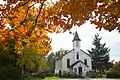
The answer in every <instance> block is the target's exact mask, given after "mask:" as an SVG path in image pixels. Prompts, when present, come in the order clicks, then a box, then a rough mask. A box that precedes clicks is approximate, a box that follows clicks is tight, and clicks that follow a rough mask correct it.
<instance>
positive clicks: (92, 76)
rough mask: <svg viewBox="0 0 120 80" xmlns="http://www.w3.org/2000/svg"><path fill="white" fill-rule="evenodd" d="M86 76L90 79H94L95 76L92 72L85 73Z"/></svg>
mask: <svg viewBox="0 0 120 80" xmlns="http://www.w3.org/2000/svg"><path fill="white" fill-rule="evenodd" d="M87 76H88V77H90V78H96V76H97V74H96V73H95V72H94V71H89V72H87Z"/></svg>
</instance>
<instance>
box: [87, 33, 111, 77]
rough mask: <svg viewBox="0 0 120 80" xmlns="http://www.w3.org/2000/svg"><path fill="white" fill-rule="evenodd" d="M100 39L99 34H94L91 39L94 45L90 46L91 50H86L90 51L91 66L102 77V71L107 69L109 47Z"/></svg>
mask: <svg viewBox="0 0 120 80" xmlns="http://www.w3.org/2000/svg"><path fill="white" fill-rule="evenodd" d="M101 39H102V38H100V37H99V34H98V33H97V34H95V38H94V41H93V43H92V44H93V45H94V47H93V48H91V50H88V52H89V53H90V55H91V57H92V59H93V61H92V63H93V64H92V67H93V69H94V70H95V71H99V74H100V77H102V74H103V73H102V72H104V71H105V69H107V66H109V64H110V63H109V52H110V49H109V48H108V47H106V43H101Z"/></svg>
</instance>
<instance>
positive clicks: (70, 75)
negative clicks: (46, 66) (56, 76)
mask: <svg viewBox="0 0 120 80" xmlns="http://www.w3.org/2000/svg"><path fill="white" fill-rule="evenodd" d="M60 77H62V78H83V77H82V74H80V75H78V74H76V73H75V72H66V71H63V72H62V75H61V76H60Z"/></svg>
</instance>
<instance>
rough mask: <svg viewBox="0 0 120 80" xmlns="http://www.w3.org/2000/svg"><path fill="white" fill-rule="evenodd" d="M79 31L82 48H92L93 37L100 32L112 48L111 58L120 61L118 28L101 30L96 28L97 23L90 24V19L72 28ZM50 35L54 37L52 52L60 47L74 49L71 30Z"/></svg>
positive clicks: (103, 41)
mask: <svg viewBox="0 0 120 80" xmlns="http://www.w3.org/2000/svg"><path fill="white" fill-rule="evenodd" d="M75 31H77V32H78V35H79V37H80V39H81V42H80V45H81V49H83V50H84V51H86V52H87V50H90V49H91V48H92V47H93V45H92V42H93V38H94V35H95V34H96V33H99V35H100V37H102V40H101V42H102V43H106V46H107V47H109V48H111V50H110V52H109V54H110V60H111V61H112V60H115V61H118V60H120V47H119V45H120V33H118V32H117V31H116V30H114V31H112V32H109V31H106V30H104V29H102V30H101V31H99V30H98V29H96V28H95V25H93V24H90V22H89V21H87V22H86V23H85V24H83V25H82V26H80V27H74V28H72V29H71V32H73V33H74V32H75ZM48 35H49V37H51V38H52V43H51V45H52V50H51V52H56V51H58V50H60V48H63V49H65V50H71V49H73V43H72V40H73V37H74V35H72V34H70V33H69V31H66V32H64V33H59V34H55V33H49V34H48Z"/></svg>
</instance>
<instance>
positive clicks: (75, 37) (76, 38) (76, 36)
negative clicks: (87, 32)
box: [72, 31, 81, 42]
mask: <svg viewBox="0 0 120 80" xmlns="http://www.w3.org/2000/svg"><path fill="white" fill-rule="evenodd" d="M74 41H81V40H80V38H79V36H78V33H77V31H76V32H75V36H74V38H73V41H72V42H74Z"/></svg>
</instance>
